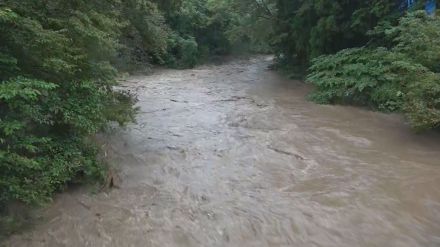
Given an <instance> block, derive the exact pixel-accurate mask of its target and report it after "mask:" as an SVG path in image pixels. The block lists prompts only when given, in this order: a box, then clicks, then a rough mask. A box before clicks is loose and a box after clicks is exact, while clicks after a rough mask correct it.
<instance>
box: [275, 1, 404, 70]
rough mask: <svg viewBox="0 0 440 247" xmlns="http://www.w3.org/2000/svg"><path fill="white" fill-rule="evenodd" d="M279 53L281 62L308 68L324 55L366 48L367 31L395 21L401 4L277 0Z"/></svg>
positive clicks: (276, 29)
mask: <svg viewBox="0 0 440 247" xmlns="http://www.w3.org/2000/svg"><path fill="white" fill-rule="evenodd" d="M275 2H276V8H277V10H278V11H277V12H276V15H275V20H276V21H275V26H274V29H275V37H274V40H273V43H274V47H275V51H276V53H277V55H278V56H279V57H280V62H284V63H289V64H297V65H307V64H308V63H309V61H310V60H311V59H313V58H315V57H317V56H319V55H322V54H331V53H334V52H337V51H339V50H341V49H344V48H350V47H356V46H362V45H364V44H365V43H366V42H367V41H368V38H367V35H366V33H367V31H368V30H371V29H373V28H374V27H375V26H376V25H377V24H378V23H379V22H383V21H386V20H393V19H395V17H394V16H395V15H396V10H397V1H395V0H373V1H362V0H354V1H346V0H331V1H330V0H295V1H292V0H276V1H275Z"/></svg>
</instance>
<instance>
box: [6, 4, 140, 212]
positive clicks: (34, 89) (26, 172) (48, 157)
mask: <svg viewBox="0 0 440 247" xmlns="http://www.w3.org/2000/svg"><path fill="white" fill-rule="evenodd" d="M115 27H116V29H115ZM118 27H121V28H122V25H121V24H119V22H118V19H117V15H116V13H114V11H113V10H111V9H108V8H105V6H103V5H102V4H101V3H100V1H95V2H94V1H87V2H82V1H68V2H66V1H61V0H60V1H55V0H54V1H46V2H37V1H32V0H29V1H20V2H19V3H18V2H17V1H5V3H3V5H2V6H1V8H0V33H1V39H0V68H1V74H0V170H1V173H0V203H1V204H3V205H4V203H6V202H9V201H13V200H14V201H15V200H18V201H22V202H26V203H40V202H43V201H45V200H47V199H49V198H50V196H51V194H52V193H53V192H54V191H56V190H58V189H60V188H62V187H63V186H64V185H65V184H66V183H68V182H73V181H74V180H76V179H84V178H90V177H93V178H97V177H98V178H99V177H102V170H103V168H102V166H101V165H100V164H99V162H97V160H96V152H97V150H96V148H95V147H94V146H93V145H92V144H91V142H90V141H88V137H89V136H90V135H91V134H94V133H96V132H97V131H99V130H101V129H102V128H104V127H105V126H106V124H107V123H108V122H109V121H118V122H120V123H121V124H122V123H125V122H127V121H129V120H131V119H132V118H133V114H134V111H133V109H132V107H131V106H132V99H131V98H130V97H129V96H128V95H126V94H124V93H121V92H115V91H114V90H113V88H112V86H113V85H115V81H114V78H115V76H116V75H117V70H116V69H115V68H114V67H113V66H112V62H113V61H115V59H116V58H117V55H118V50H119V49H120V46H121V45H120V43H119V41H118V39H119V35H120V33H119V32H118V29H117V28H118ZM114 30H116V32H114Z"/></svg>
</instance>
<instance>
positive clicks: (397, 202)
mask: <svg viewBox="0 0 440 247" xmlns="http://www.w3.org/2000/svg"><path fill="white" fill-rule="evenodd" d="M269 64H270V60H269V59H268V58H264V57H259V58H253V59H250V60H236V61H231V62H228V63H226V64H223V65H218V66H214V65H209V66H202V67H199V68H197V69H194V70H184V71H177V70H163V71H160V72H158V73H156V74H154V75H152V76H148V77H145V76H136V77H131V78H130V79H129V80H128V81H127V82H126V84H125V85H126V86H127V87H128V88H130V89H131V90H133V91H136V92H137V93H138V95H139V103H138V105H139V107H140V114H139V116H138V120H137V123H136V124H133V125H131V126H129V127H128V128H127V129H126V130H121V129H115V130H114V133H111V134H108V135H106V136H102V137H101V138H102V139H103V140H104V142H105V143H106V149H107V156H108V158H109V160H110V163H111V164H112V165H114V166H115V167H117V168H118V170H119V176H120V178H121V184H120V186H119V187H120V188H119V189H115V190H112V191H110V192H108V193H100V194H98V195H91V194H88V193H84V192H76V193H66V194H63V195H60V196H58V198H57V199H56V201H55V202H54V205H53V206H51V207H50V208H48V209H47V210H46V212H45V213H44V216H45V218H46V219H47V222H45V223H42V224H41V225H39V226H37V227H36V229H35V230H33V231H30V232H27V233H24V234H22V235H18V236H14V237H12V238H11V239H10V240H9V241H8V242H7V243H6V245H7V246H14V247H15V246H93V247H95V246H161V247H163V246H326V247H328V246H334V247H344V246H347V247H352V246H365V247H367V246H368V247H370V246H387V247H394V246H395V247H405V246H408V247H417V246H439V245H440V136H439V135H438V134H435V133H428V134H425V135H415V134H414V133H412V132H411V130H410V129H409V127H408V126H407V125H406V124H405V123H404V121H403V120H402V119H401V117H400V116H398V115H386V114H382V113H375V112H371V111H367V110H363V109H358V108H353V107H342V106H320V105H315V104H313V103H311V102H308V101H306V100H305V95H306V94H307V92H308V91H309V88H308V86H306V85H304V84H302V83H300V82H295V81H289V80H286V79H284V78H282V77H281V76H279V75H277V74H276V73H275V72H272V71H268V70H267V69H266V68H267V66H268V65H269Z"/></svg>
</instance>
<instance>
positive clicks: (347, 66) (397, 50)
mask: <svg viewBox="0 0 440 247" xmlns="http://www.w3.org/2000/svg"><path fill="white" fill-rule="evenodd" d="M439 24H440V23H439V18H438V17H428V16H426V14H424V13H422V12H415V13H411V14H409V15H408V16H405V17H403V18H402V19H401V20H400V24H399V25H398V26H397V27H391V28H388V29H386V30H385V31H384V35H385V38H386V39H388V40H390V41H391V42H392V47H391V48H390V49H387V48H383V47H379V48H372V47H363V48H353V49H347V50H343V51H340V52H338V53H336V54H334V55H328V56H321V57H318V58H317V59H315V60H313V62H312V66H311V67H310V74H309V75H308V77H307V80H308V81H309V82H310V83H313V84H314V85H315V86H316V90H315V92H313V93H312V94H311V98H312V99H313V100H314V101H316V102H319V103H350V104H359V105H367V106H370V107H373V108H375V109H379V110H381V111H387V112H403V113H405V115H406V116H407V117H408V119H409V120H410V122H411V124H412V126H413V127H414V128H416V129H417V130H426V129H431V128H436V127H439V125H440V104H439V101H440V90H439V88H440V74H439V73H436V72H438V64H439V62H440V45H439V44H440V43H439V41H438V40H440V25H439Z"/></svg>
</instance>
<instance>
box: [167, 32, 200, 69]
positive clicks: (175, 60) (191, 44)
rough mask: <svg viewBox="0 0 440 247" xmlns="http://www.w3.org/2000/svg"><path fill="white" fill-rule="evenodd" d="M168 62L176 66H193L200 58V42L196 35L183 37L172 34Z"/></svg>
mask: <svg viewBox="0 0 440 247" xmlns="http://www.w3.org/2000/svg"><path fill="white" fill-rule="evenodd" d="M168 42H169V43H168V49H169V51H168V56H167V59H166V60H165V61H166V63H167V64H168V65H169V66H171V67H174V68H192V67H194V66H195V65H196V64H197V63H198V61H199V58H200V55H199V49H198V44H197V42H196V40H195V39H194V37H189V38H186V39H185V38H183V37H181V36H179V35H177V34H173V35H171V36H170V38H169V41H168Z"/></svg>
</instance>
